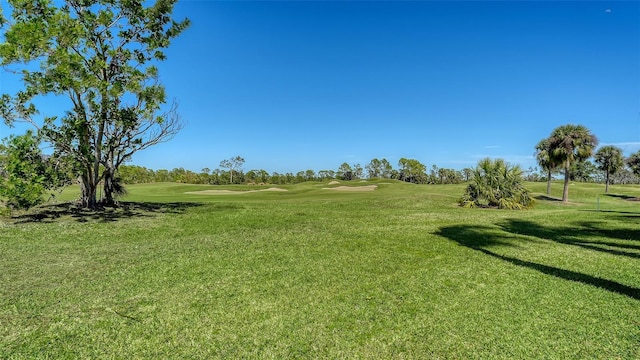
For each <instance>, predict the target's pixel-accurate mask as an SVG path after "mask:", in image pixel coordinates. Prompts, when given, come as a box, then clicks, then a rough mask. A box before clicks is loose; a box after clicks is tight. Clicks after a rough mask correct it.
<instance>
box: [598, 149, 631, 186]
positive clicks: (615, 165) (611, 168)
mask: <svg viewBox="0 0 640 360" xmlns="http://www.w3.org/2000/svg"><path fill="white" fill-rule="evenodd" d="M594 159H595V161H596V164H598V169H600V170H602V171H604V173H605V188H604V192H605V193H608V192H609V177H610V175H611V174H615V173H617V172H618V171H620V170H621V169H622V168H623V167H624V160H623V158H622V150H621V149H620V148H617V147H615V146H603V147H601V148H600V149H598V151H597V152H596V155H595V156H594Z"/></svg>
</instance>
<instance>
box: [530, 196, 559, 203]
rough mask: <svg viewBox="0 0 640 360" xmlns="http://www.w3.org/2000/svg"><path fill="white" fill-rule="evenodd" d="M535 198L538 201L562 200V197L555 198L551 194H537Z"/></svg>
mask: <svg viewBox="0 0 640 360" xmlns="http://www.w3.org/2000/svg"><path fill="white" fill-rule="evenodd" d="M534 199H536V200H538V201H553V202H562V198H560V199H559V198H554V197H551V196H549V195H536V196H534Z"/></svg>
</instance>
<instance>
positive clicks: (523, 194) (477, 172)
mask: <svg viewBox="0 0 640 360" xmlns="http://www.w3.org/2000/svg"><path fill="white" fill-rule="evenodd" d="M533 204H534V201H533V199H532V198H531V196H530V193H529V190H527V189H526V188H525V187H524V185H523V179H522V169H520V167H519V166H517V165H515V166H512V165H510V164H508V163H506V162H505V161H504V160H502V159H496V160H491V159H489V158H486V159H483V160H480V161H479V162H478V165H477V166H476V168H475V169H474V170H473V173H472V176H471V183H470V184H469V185H468V186H467V189H466V192H465V194H464V195H463V196H462V198H461V199H460V205H462V206H464V207H484V206H489V207H497V208H500V209H524V208H529V207H532V206H533Z"/></svg>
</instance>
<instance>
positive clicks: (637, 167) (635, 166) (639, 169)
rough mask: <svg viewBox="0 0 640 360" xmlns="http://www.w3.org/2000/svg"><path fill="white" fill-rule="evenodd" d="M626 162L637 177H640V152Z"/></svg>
mask: <svg viewBox="0 0 640 360" xmlns="http://www.w3.org/2000/svg"><path fill="white" fill-rule="evenodd" d="M625 162H626V163H627V166H628V167H629V169H631V171H632V172H633V173H634V174H635V175H636V176H640V151H638V152H636V153H633V154H631V155H630V156H629V157H628V158H627V159H626V160H625Z"/></svg>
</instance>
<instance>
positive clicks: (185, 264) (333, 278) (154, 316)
mask: <svg viewBox="0 0 640 360" xmlns="http://www.w3.org/2000/svg"><path fill="white" fill-rule="evenodd" d="M352 185H366V184H365V183H353V184H352ZM324 186H326V184H319V183H306V184H301V185H296V186H282V187H283V188H287V189H289V190H290V191H288V192H272V193H267V192H265V193H251V194H241V195H226V196H201V195H185V194H183V193H184V192H185V191H194V190H199V189H208V188H213V187H208V186H202V185H180V184H152V185H137V186H131V187H130V193H131V195H130V196H129V197H128V198H127V200H128V201H136V202H142V201H145V202H149V203H154V202H163V203H165V204H164V205H156V204H146V205H145V204H141V203H137V204H129V205H128V207H127V208H126V209H125V210H121V211H117V212H113V213H109V214H107V215H95V214H88V213H76V212H64V211H63V212H60V213H58V212H56V211H58V210H57V208H54V209H53V210H51V209H49V210H50V212H49V213H47V214H45V215H46V216H44V215H43V216H42V217H41V218H39V220H40V221H36V222H34V221H30V220H32V218H31V217H20V218H17V219H13V220H11V221H5V222H0V226H1V228H0V231H1V232H0V234H2V235H1V240H0V254H2V255H1V256H2V258H1V260H2V261H0V358H32V357H50V358H60V357H74V358H75V357H89V358H95V357H110V358H111V357H114V358H130V357H134V358H136V357H138V358H140V357H181V358H185V357H186V358H189V357H199V358H200V357H219V358H222V357H225V358H227V357H232V358H239V357H245V358H254V357H258V358H285V357H322V358H326V357H330V358H358V357H360V358H389V357H400V358H402V357H404V358H461V359H470V358H479V359H480V358H482V359H485V358H509V359H512V358H558V359H569V358H575V359H584V358H602V359H612V358H640V350H639V349H640V346H639V345H640V271H638V269H639V267H638V265H639V261H640V235H639V234H640V203H638V202H632V201H629V200H628V199H625V197H629V196H640V187H637V186H636V187H633V186H613V187H612V188H611V189H610V192H611V193H613V194H616V195H622V196H605V195H603V194H602V186H601V185H587V184H578V185H573V186H572V187H571V193H570V197H571V199H572V200H573V201H574V203H572V204H571V205H568V206H566V205H562V204H560V203H559V202H557V201H544V200H543V201H540V202H539V205H538V206H537V207H536V209H534V210H528V211H521V212H510V211H498V210H489V209H475V210H468V209H461V208H459V207H458V206H457V205H456V199H457V197H458V196H459V195H460V194H461V193H462V190H463V186H416V185H410V184H402V183H395V182H394V183H393V184H379V188H378V189H377V190H376V191H375V192H371V193H339V192H331V191H327V190H321V189H320V188H322V187H324ZM530 186H531V187H532V188H533V189H534V191H536V192H539V193H542V192H543V191H544V187H545V184H530ZM226 188H229V189H233V188H234V187H226ZM235 188H236V189H247V187H246V186H237V187H235ZM560 191H561V186H560V184H554V194H553V196H559V195H560ZM598 195H599V198H600V209H601V210H603V211H599V212H598V211H594V210H595V209H596V199H597V197H598ZM66 196H69V195H66ZM182 202H190V203H182Z"/></svg>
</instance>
